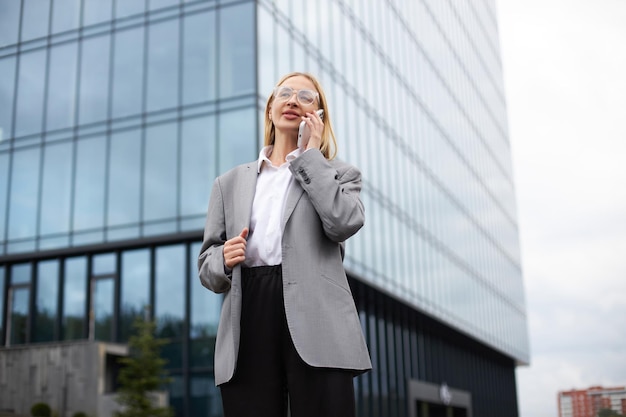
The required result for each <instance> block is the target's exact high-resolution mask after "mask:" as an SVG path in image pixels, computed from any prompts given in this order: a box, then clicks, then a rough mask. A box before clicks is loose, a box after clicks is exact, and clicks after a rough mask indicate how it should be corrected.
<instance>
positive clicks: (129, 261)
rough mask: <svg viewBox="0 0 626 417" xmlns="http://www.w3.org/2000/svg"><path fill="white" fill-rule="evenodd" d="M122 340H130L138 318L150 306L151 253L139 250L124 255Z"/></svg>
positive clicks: (122, 273) (121, 315)
mask: <svg viewBox="0 0 626 417" xmlns="http://www.w3.org/2000/svg"><path fill="white" fill-rule="evenodd" d="M120 278H121V286H122V288H121V295H120V297H121V300H120V339H121V341H126V340H128V337H129V336H130V335H131V333H132V325H133V322H134V321H135V319H136V318H137V317H144V309H145V308H148V307H149V304H150V299H149V296H150V251H149V250H147V249H138V250H132V251H125V252H124V253H123V254H122V271H121V277H120Z"/></svg>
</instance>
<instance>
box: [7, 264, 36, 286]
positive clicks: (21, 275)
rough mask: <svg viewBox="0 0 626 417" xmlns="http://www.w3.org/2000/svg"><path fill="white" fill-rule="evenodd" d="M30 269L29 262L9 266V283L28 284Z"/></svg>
mask: <svg viewBox="0 0 626 417" xmlns="http://www.w3.org/2000/svg"><path fill="white" fill-rule="evenodd" d="M31 271H32V268H31V265H30V264H15V265H13V266H11V284H12V285H16V284H29V283H30V279H31Z"/></svg>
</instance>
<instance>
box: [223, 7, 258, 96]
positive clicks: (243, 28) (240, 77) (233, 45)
mask: <svg viewBox="0 0 626 417" xmlns="http://www.w3.org/2000/svg"><path fill="white" fill-rule="evenodd" d="M255 7H256V5H255V3H252V2H248V3H241V4H239V5H236V6H229V7H224V8H221V9H219V20H220V25H219V27H220V33H219V51H220V57H219V66H220V70H219V74H220V77H219V88H220V98H227V97H232V96H237V95H241V94H250V93H253V92H254V86H255V64H254V46H255V36H254V32H253V30H254V27H255V25H254V8H255Z"/></svg>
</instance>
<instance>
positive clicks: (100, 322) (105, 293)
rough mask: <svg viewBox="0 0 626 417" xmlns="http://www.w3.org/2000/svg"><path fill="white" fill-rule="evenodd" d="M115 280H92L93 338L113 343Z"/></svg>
mask: <svg viewBox="0 0 626 417" xmlns="http://www.w3.org/2000/svg"><path fill="white" fill-rule="evenodd" d="M114 283H115V281H114V280H113V278H103V279H93V280H92V291H93V293H92V295H91V296H92V300H93V301H92V303H93V312H92V317H93V321H94V322H93V332H94V334H93V337H94V339H95V340H103V341H109V342H111V341H113V340H114V337H113V294H114V290H115V287H114Z"/></svg>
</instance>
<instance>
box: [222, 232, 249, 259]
mask: <svg viewBox="0 0 626 417" xmlns="http://www.w3.org/2000/svg"><path fill="white" fill-rule="evenodd" d="M247 237H248V228H247V227H244V228H243V230H242V231H241V233H240V234H239V236H235V237H234V238H232V239H229V240H227V241H226V242H225V243H224V266H226V268H228V269H233V268H234V267H235V265H237V264H239V263H241V262H243V261H244V260H245V259H246V244H247V241H246V238H247Z"/></svg>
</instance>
